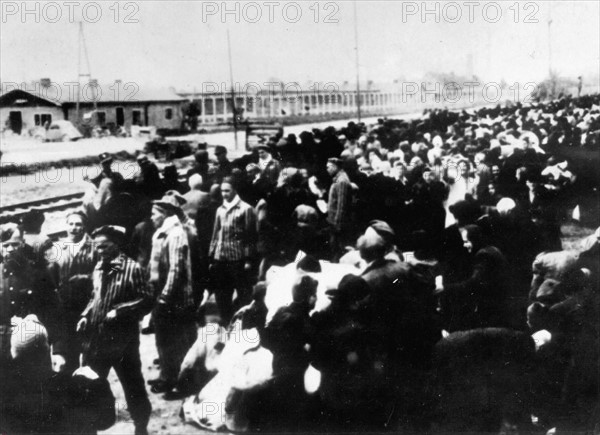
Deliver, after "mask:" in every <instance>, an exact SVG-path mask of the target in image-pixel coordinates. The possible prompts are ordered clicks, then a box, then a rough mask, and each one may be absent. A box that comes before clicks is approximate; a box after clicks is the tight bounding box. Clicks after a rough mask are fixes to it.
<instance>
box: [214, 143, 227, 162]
mask: <svg viewBox="0 0 600 435" xmlns="http://www.w3.org/2000/svg"><path fill="white" fill-rule="evenodd" d="M215 157H216V158H217V161H218V162H219V163H221V162H224V161H226V160H227V148H225V147H224V146H223V145H217V146H216V147H215Z"/></svg>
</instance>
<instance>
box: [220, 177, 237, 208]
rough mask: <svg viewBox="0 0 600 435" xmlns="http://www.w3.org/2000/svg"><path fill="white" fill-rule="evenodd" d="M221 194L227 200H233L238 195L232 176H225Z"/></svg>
mask: <svg viewBox="0 0 600 435" xmlns="http://www.w3.org/2000/svg"><path fill="white" fill-rule="evenodd" d="M221 195H222V196H223V199H224V200H225V201H227V202H231V201H233V199H234V198H235V196H236V195H237V191H236V190H235V187H234V183H233V180H232V179H231V178H230V177H225V178H224V179H223V182H222V183H221Z"/></svg>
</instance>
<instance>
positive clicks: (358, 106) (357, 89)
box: [353, 0, 360, 122]
mask: <svg viewBox="0 0 600 435" xmlns="http://www.w3.org/2000/svg"><path fill="white" fill-rule="evenodd" d="M353 3H354V50H355V52H356V112H357V115H358V122H360V74H359V72H358V21H357V18H356V15H357V14H356V0H354V2H353Z"/></svg>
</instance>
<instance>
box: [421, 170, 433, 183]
mask: <svg viewBox="0 0 600 435" xmlns="http://www.w3.org/2000/svg"><path fill="white" fill-rule="evenodd" d="M422 177H423V180H424V181H425V182H426V183H427V184H431V183H433V182H434V181H435V172H433V170H432V169H431V168H430V167H429V166H425V169H423V174H422Z"/></svg>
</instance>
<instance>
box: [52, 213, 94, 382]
mask: <svg viewBox="0 0 600 435" xmlns="http://www.w3.org/2000/svg"><path fill="white" fill-rule="evenodd" d="M86 220H87V219H86V216H85V214H84V213H82V212H80V211H75V212H72V213H69V214H68V215H67V237H66V238H65V239H62V240H60V241H59V242H57V243H55V244H54V247H53V250H52V251H51V253H52V254H51V258H49V260H50V263H51V268H52V270H53V273H54V274H55V278H54V279H55V281H56V282H57V285H58V299H59V303H60V309H61V313H62V315H63V325H64V328H63V334H62V336H61V337H60V338H59V340H58V341H57V342H56V343H55V344H54V347H53V353H54V354H55V363H56V361H58V357H59V356H62V358H63V359H64V361H62V364H63V367H62V370H63V371H66V372H68V373H72V372H73V371H75V369H77V367H79V354H80V353H81V343H80V340H79V337H78V336H77V333H76V331H75V329H76V325H77V322H78V321H79V318H80V315H81V312H82V311H83V310H84V309H85V307H86V306H87V304H88V303H89V301H90V297H91V295H92V273H93V272H94V268H95V267H96V264H97V263H98V255H97V252H96V250H95V249H94V244H93V241H92V238H91V237H90V236H89V235H88V234H87V233H86V232H85V227H86V223H87V222H86ZM59 365H60V364H59Z"/></svg>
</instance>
